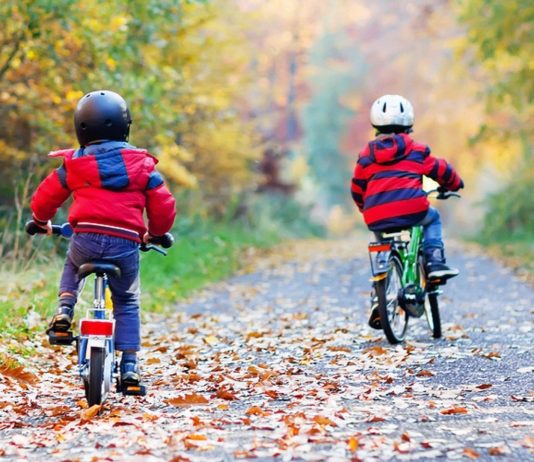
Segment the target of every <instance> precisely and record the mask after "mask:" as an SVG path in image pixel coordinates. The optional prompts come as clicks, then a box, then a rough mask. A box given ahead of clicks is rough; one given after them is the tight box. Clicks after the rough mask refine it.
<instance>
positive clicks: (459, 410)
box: [439, 407, 469, 415]
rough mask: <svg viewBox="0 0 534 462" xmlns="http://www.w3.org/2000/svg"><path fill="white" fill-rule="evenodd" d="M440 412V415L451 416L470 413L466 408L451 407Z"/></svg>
mask: <svg viewBox="0 0 534 462" xmlns="http://www.w3.org/2000/svg"><path fill="white" fill-rule="evenodd" d="M439 412H440V414H444V415H451V414H467V413H468V412H469V411H468V410H467V408H465V407H450V408H448V409H442V410H441V411H439Z"/></svg>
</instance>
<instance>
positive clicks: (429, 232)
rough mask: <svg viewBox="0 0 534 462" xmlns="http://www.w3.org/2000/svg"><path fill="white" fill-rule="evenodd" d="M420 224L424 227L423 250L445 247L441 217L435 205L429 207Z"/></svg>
mask: <svg viewBox="0 0 534 462" xmlns="http://www.w3.org/2000/svg"><path fill="white" fill-rule="evenodd" d="M417 224H418V225H421V226H422V227H423V236H424V237H423V250H424V251H427V250H430V249H436V248H438V249H443V248H444V245H443V236H442V234H441V217H440V215H439V211H438V210H437V209H435V208H434V207H430V208H429V209H428V212H427V214H426V215H425V218H423V219H422V220H421V221H420V222H419V223H417Z"/></svg>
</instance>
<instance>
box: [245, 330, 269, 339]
mask: <svg viewBox="0 0 534 462" xmlns="http://www.w3.org/2000/svg"><path fill="white" fill-rule="evenodd" d="M264 335H265V334H264V333H263V332H249V333H248V334H247V335H246V337H247V340H248V339H251V338H260V337H263V336H264Z"/></svg>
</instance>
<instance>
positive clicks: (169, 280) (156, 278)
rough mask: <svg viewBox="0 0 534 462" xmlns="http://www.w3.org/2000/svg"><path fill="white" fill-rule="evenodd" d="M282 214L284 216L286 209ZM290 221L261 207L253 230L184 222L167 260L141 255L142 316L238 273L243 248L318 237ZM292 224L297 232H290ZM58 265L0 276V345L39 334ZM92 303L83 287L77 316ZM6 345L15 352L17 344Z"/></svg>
mask: <svg viewBox="0 0 534 462" xmlns="http://www.w3.org/2000/svg"><path fill="white" fill-rule="evenodd" d="M284 210H285V211H286V212H287V208H286V209H284ZM289 212H291V210H289ZM294 216H295V215H294V214H293V213H288V217H287V218H288V219H289V220H290V221H289V223H286V220H285V218H284V219H283V220H280V217H278V218H276V219H275V218H273V213H272V210H270V209H269V210H267V209H266V208H265V207H264V208H263V209H262V210H260V211H259V212H255V214H254V218H255V220H254V224H253V225H252V224H251V222H250V221H249V220H247V219H242V220H238V221H226V222H214V221H210V220H200V219H196V220H194V219H183V220H182V221H180V222H179V223H177V226H176V228H175V229H174V231H173V233H174V235H175V236H176V243H175V245H174V246H173V247H172V248H171V249H169V254H168V255H167V256H166V257H164V256H162V255H160V254H158V253H156V252H148V253H147V254H142V260H141V286H142V293H143V295H142V309H143V311H158V312H162V311H164V310H165V309H166V308H168V307H169V306H170V305H172V303H174V302H176V301H177V300H179V299H181V298H183V297H185V296H187V295H189V294H191V293H192V292H193V291H194V290H196V289H198V288H200V287H202V286H204V285H205V284H207V283H208V282H212V281H217V280H220V279H223V278H224V277H227V276H229V275H230V274H231V273H233V272H234V271H235V270H236V269H237V268H238V267H239V263H240V256H241V255H242V252H244V251H245V250H246V249H247V248H250V247H255V248H262V247H263V248H266V247H270V246H272V245H274V244H276V243H277V242H279V241H280V240H283V239H284V238H287V237H295V236H306V235H308V236H310V235H317V234H318V230H317V228H314V227H313V226H309V227H307V225H306V221H305V220H297V221H295V220H293V221H291V217H293V218H294ZM295 223H299V226H300V228H298V229H295V228H291V227H294V226H295ZM39 239H45V238H39ZM62 264H63V259H62V258H61V257H59V256H57V257H51V258H48V259H47V261H46V262H45V263H43V262H41V263H36V264H35V265H33V266H32V269H31V270H30V271H24V272H22V271H20V272H9V271H7V270H5V269H4V270H0V340H1V339H2V338H4V339H11V340H13V339H23V338H26V339H28V338H32V336H33V335H34V334H35V333H36V332H42V331H43V329H44V328H45V323H46V320H47V319H48V318H49V317H50V316H51V315H52V313H53V311H54V310H55V307H56V294H57V285H58V281H59V277H60V274H61V267H62ZM91 297H92V294H91V288H90V287H87V288H86V290H85V291H84V294H83V297H82V301H81V303H79V307H78V310H77V312H78V314H80V313H83V312H84V302H85V306H87V304H88V303H90V302H91V301H92V300H91ZM0 343H1V342H0ZM4 343H5V342H4ZM11 343H12V344H13V348H15V349H17V348H18V347H17V342H16V341H15V342H11ZM13 352H14V353H17V352H18V353H20V354H22V353H23V352H22V350H21V351H13Z"/></svg>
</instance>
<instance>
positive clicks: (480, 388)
mask: <svg viewBox="0 0 534 462" xmlns="http://www.w3.org/2000/svg"><path fill="white" fill-rule="evenodd" d="M492 386H493V385H492V384H491V383H481V384H480V385H477V388H478V389H479V390H486V389H488V388H491V387H492Z"/></svg>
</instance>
